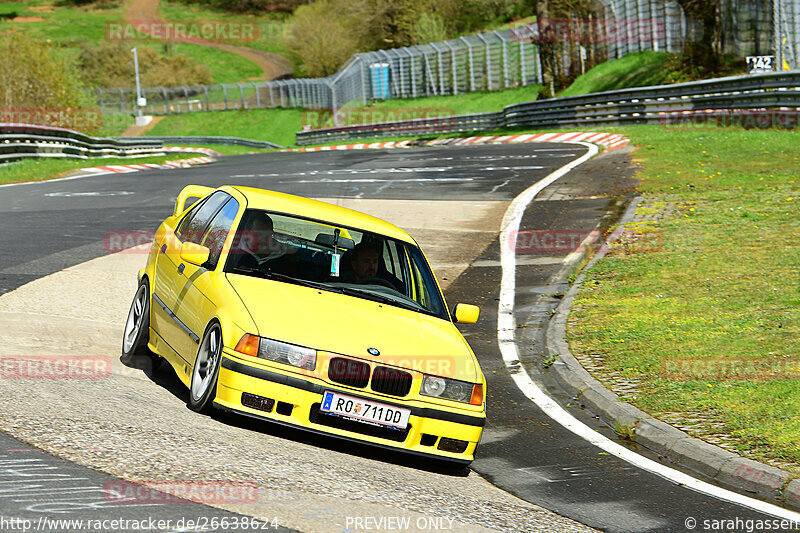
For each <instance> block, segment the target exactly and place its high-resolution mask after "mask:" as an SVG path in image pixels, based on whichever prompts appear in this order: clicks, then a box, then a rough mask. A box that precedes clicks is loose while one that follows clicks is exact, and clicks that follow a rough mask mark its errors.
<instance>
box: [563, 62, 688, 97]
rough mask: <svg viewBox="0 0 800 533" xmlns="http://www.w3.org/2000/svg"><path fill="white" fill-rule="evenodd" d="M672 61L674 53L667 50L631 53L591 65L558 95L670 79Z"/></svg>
mask: <svg viewBox="0 0 800 533" xmlns="http://www.w3.org/2000/svg"><path fill="white" fill-rule="evenodd" d="M672 61H673V56H672V54H668V53H666V52H651V51H648V52H637V53H635V54H628V55H626V56H625V57H622V58H620V59H614V60H612V61H606V62H605V63H600V64H599V65H597V66H595V67H594V68H591V69H589V71H587V72H586V74H583V75H582V76H579V77H578V79H576V80H575V81H574V82H573V83H572V85H570V86H569V87H567V88H566V89H564V90H563V91H561V92H560V93H559V94H558V96H576V95H579V94H589V93H597V92H602V91H613V90H617V89H627V88H629V87H645V86H648V85H660V84H662V83H670V80H671V79H672V78H671V76H673V72H672V71H671V68H670V64H671V62H672Z"/></svg>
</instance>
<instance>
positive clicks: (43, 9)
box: [28, 4, 56, 13]
mask: <svg viewBox="0 0 800 533" xmlns="http://www.w3.org/2000/svg"><path fill="white" fill-rule="evenodd" d="M55 9H56V7H55V6H53V5H49V4H45V5H42V6H30V7H29V8H28V11H30V12H32V13H52V12H53V11H55Z"/></svg>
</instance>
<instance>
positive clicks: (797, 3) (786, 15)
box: [720, 0, 800, 68]
mask: <svg viewBox="0 0 800 533" xmlns="http://www.w3.org/2000/svg"><path fill="white" fill-rule="evenodd" d="M720 29H721V31H720V34H721V36H720V38H721V43H720V44H721V49H722V51H723V52H725V53H729V54H734V55H736V56H739V57H745V56H749V55H775V56H776V60H777V63H778V66H779V68H783V67H785V65H788V66H789V67H790V68H798V67H800V64H799V63H798V62H799V61H800V0H720ZM784 63H785V65H784Z"/></svg>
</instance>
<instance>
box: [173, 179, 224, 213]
mask: <svg viewBox="0 0 800 533" xmlns="http://www.w3.org/2000/svg"><path fill="white" fill-rule="evenodd" d="M214 190H215V189H212V188H211V187H204V186H202V185H187V186H186V187H184V188H183V190H182V191H181V192H180V194H178V199H177V200H176V201H175V211H174V212H173V213H172V216H178V215H180V214H181V213H183V212H184V211H185V210H186V209H188V208H189V207H191V206H193V205H194V204H195V203H196V202H197V201H198V200H200V199H201V198H204V197H206V196H208V195H209V194H211V193H212V192H214Z"/></svg>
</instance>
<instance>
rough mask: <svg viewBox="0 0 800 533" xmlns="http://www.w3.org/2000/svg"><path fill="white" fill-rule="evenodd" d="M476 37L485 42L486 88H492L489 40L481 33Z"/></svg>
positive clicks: (489, 89)
mask: <svg viewBox="0 0 800 533" xmlns="http://www.w3.org/2000/svg"><path fill="white" fill-rule="evenodd" d="M478 39H480V40H481V41H483V42H484V43H486V90H487V91H491V90H492V53H491V45H490V44H489V40H488V39H485V38H484V37H483V35H481V34H480V33H479V34H478Z"/></svg>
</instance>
